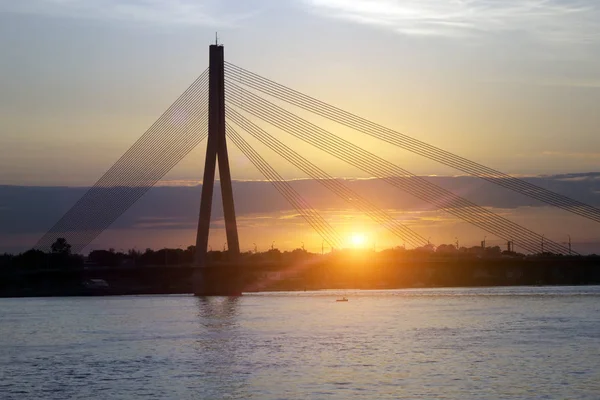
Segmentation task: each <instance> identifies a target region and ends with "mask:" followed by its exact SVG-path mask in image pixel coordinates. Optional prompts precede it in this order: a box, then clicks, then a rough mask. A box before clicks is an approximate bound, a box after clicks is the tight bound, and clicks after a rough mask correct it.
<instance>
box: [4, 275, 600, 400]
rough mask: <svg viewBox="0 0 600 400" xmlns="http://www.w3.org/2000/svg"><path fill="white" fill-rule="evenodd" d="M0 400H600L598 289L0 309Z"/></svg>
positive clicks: (32, 302)
mask: <svg viewBox="0 0 600 400" xmlns="http://www.w3.org/2000/svg"><path fill="white" fill-rule="evenodd" d="M342 294H345V295H347V296H348V297H349V299H350V301H349V302H347V303H341V302H336V301H335V299H336V298H337V297H338V295H342ZM0 398H2V399H61V400H63V399H92V398H94V399H321V398H323V399H355V398H361V399H397V398H408V399H418V398H424V399H432V398H444V399H504V398H515V399H599V398H600V288H598V287H579V288H491V289H431V290H399V291H381V292H351V291H348V292H338V293H335V292H301V293H278V294H259V295H246V296H243V297H241V298H238V299H225V298H215V299H211V300H201V299H198V298H194V297H191V296H139V297H106V298H97V297H96V298H48V299H0Z"/></svg>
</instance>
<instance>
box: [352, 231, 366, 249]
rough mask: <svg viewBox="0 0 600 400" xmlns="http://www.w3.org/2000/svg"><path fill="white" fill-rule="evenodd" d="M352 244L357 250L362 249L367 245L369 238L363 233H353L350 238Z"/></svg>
mask: <svg viewBox="0 0 600 400" xmlns="http://www.w3.org/2000/svg"><path fill="white" fill-rule="evenodd" d="M350 244H351V245H352V247H354V248H356V249H359V248H362V247H364V246H365V244H367V237H366V236H365V235H364V234H362V233H353V234H352V236H351V237H350Z"/></svg>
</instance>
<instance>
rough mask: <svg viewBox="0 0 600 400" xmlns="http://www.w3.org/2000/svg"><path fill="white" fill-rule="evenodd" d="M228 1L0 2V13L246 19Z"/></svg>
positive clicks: (216, 22)
mask: <svg viewBox="0 0 600 400" xmlns="http://www.w3.org/2000/svg"><path fill="white" fill-rule="evenodd" d="M234 4H235V3H234V2H232V1H218V0H209V1H196V0H27V1H14V0H0V12H11V13H18V14H30V15H43V16H52V17H63V18H65V17H66V18H77V19H95V20H113V21H127V22H129V23H142V24H144V23H145V24H178V25H192V26H196V25H201V26H210V27H213V26H224V25H225V26H227V25H232V24H235V23H236V22H238V21H239V20H241V19H244V18H246V17H248V16H249V15H250V14H251V13H250V12H243V11H239V10H240V7H239V6H234Z"/></svg>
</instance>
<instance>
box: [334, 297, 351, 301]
mask: <svg viewBox="0 0 600 400" xmlns="http://www.w3.org/2000/svg"><path fill="white" fill-rule="evenodd" d="M336 301H348V299H347V298H346V297H342V298H341V299H337V300H336Z"/></svg>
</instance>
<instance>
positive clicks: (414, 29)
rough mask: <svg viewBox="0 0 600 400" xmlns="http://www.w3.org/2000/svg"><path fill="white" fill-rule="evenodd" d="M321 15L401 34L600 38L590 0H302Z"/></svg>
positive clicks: (599, 12)
mask: <svg viewBox="0 0 600 400" xmlns="http://www.w3.org/2000/svg"><path fill="white" fill-rule="evenodd" d="M301 1H302V2H303V3H304V4H305V5H307V6H309V7H311V8H313V9H315V10H316V11H317V12H319V13H320V14H322V15H325V16H328V17H333V18H340V19H346V20H350V21H354V22H357V23H362V24H368V25H375V26H378V27H381V28H386V29H390V30H394V31H396V32H399V33H402V34H405V35H415V36H447V37H469V36H474V35H480V34H486V33H488V34H489V33H521V34H526V35H529V36H532V37H534V38H536V39H542V40H551V41H559V42H569V43H572V42H594V41H597V40H598V39H599V38H600V33H599V32H600V31H599V29H598V27H597V21H599V20H600V5H599V4H598V3H597V2H595V1H592V0H301Z"/></svg>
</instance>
